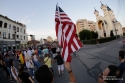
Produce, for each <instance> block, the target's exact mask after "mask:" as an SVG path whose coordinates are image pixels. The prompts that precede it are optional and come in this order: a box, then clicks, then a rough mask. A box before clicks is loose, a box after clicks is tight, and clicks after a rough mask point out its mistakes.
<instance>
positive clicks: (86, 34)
mask: <svg viewBox="0 0 125 83" xmlns="http://www.w3.org/2000/svg"><path fill="white" fill-rule="evenodd" d="M79 38H80V40H90V38H91V37H90V31H89V30H82V31H80V32H79Z"/></svg>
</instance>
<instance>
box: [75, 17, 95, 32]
mask: <svg viewBox="0 0 125 83" xmlns="http://www.w3.org/2000/svg"><path fill="white" fill-rule="evenodd" d="M83 29H87V30H90V31H96V22H94V21H89V20H87V19H79V20H77V21H76V30H77V34H78V33H79V32H80V31H81V30H83Z"/></svg>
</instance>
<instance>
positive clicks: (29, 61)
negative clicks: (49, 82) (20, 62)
mask: <svg viewBox="0 0 125 83" xmlns="http://www.w3.org/2000/svg"><path fill="white" fill-rule="evenodd" d="M25 62H26V67H27V68H28V69H29V70H30V73H31V75H32V78H34V70H33V69H34V64H33V61H32V57H31V56H30V55H28V53H26V56H25Z"/></svg>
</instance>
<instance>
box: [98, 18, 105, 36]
mask: <svg viewBox="0 0 125 83" xmlns="http://www.w3.org/2000/svg"><path fill="white" fill-rule="evenodd" d="M98 28H99V32H100V33H101V34H100V36H101V37H106V31H105V26H104V22H103V21H102V20H100V21H98Z"/></svg>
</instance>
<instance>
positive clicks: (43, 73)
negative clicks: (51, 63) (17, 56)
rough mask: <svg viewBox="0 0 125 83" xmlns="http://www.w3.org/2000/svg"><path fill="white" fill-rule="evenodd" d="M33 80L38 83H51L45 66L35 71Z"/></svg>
mask: <svg viewBox="0 0 125 83" xmlns="http://www.w3.org/2000/svg"><path fill="white" fill-rule="evenodd" d="M35 78H36V80H37V81H38V82H39V83H53V75H52V72H51V71H50V69H49V68H48V66H47V65H43V66H41V67H40V68H39V69H38V70H37V71H36V73H35Z"/></svg>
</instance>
